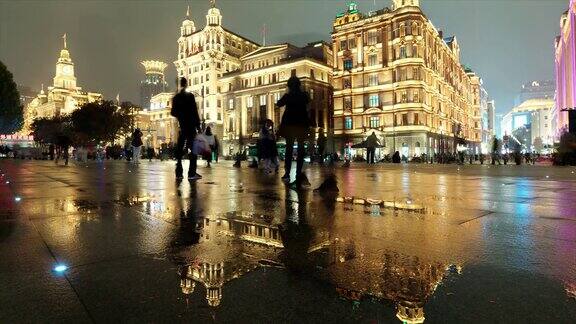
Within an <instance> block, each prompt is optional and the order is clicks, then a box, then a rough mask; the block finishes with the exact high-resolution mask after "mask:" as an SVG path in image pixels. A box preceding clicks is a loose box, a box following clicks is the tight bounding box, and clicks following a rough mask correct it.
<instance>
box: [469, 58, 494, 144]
mask: <svg viewBox="0 0 576 324" xmlns="http://www.w3.org/2000/svg"><path fill="white" fill-rule="evenodd" d="M466 71H467V74H468V76H469V77H470V81H471V82H472V92H473V98H474V99H473V107H472V111H473V117H472V118H473V120H472V123H473V125H471V126H472V127H473V130H474V140H475V141H477V140H478V139H480V148H481V151H482V152H480V151H479V150H476V151H475V152H473V153H474V154H479V153H484V154H486V153H488V152H489V150H490V143H491V142H492V138H493V136H494V127H490V124H491V123H490V113H489V107H488V92H487V91H486V89H484V82H483V81H482V78H480V77H479V76H477V75H476V74H475V73H474V72H473V71H472V70H470V69H467V70H466ZM492 123H493V122H492Z"/></svg>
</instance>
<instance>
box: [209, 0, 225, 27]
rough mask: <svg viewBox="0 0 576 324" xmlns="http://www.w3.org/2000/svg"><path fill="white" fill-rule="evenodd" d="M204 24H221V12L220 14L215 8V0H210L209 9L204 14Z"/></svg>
mask: <svg viewBox="0 0 576 324" xmlns="http://www.w3.org/2000/svg"><path fill="white" fill-rule="evenodd" d="M206 25H208V26H222V14H220V9H218V8H216V0H210V9H209V10H208V14H207V15H206Z"/></svg>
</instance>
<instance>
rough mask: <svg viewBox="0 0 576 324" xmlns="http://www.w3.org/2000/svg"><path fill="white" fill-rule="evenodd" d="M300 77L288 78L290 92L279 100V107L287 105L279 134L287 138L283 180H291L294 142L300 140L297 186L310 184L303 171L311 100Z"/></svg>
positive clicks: (297, 160) (295, 182)
mask: <svg viewBox="0 0 576 324" xmlns="http://www.w3.org/2000/svg"><path fill="white" fill-rule="evenodd" d="M300 87H301V83H300V79H298V77H296V76H292V77H290V79H288V92H287V93H286V94H285V95H284V96H282V98H280V100H278V102H277V103H276V106H277V107H284V106H286V110H285V111H284V114H283V115H282V122H281V123H280V129H279V130H278V134H279V135H280V136H282V137H284V138H285V139H286V159H285V161H284V170H285V172H286V173H285V174H284V176H283V177H282V180H284V181H286V182H290V170H291V169H292V158H293V157H292V154H293V151H294V143H295V142H298V148H297V152H298V156H297V158H296V180H295V181H294V184H295V185H296V186H300V185H308V180H307V179H306V176H305V175H304V174H303V173H302V168H303V167H304V154H305V147H304V140H305V139H306V138H307V137H308V131H309V128H310V124H311V123H310V118H309V116H308V109H307V105H308V103H309V102H310V97H309V96H308V93H306V92H304V91H302V89H301V88H300Z"/></svg>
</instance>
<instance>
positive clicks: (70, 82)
mask: <svg viewBox="0 0 576 324" xmlns="http://www.w3.org/2000/svg"><path fill="white" fill-rule="evenodd" d="M62 39H63V40H64V48H63V49H62V50H61V51H60V57H59V58H58V62H57V63H56V75H55V76H54V87H55V88H64V89H69V90H75V89H76V77H75V76H74V62H72V59H71V58H70V52H68V45H67V43H66V34H64V36H62Z"/></svg>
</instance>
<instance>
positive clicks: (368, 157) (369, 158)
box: [366, 147, 376, 164]
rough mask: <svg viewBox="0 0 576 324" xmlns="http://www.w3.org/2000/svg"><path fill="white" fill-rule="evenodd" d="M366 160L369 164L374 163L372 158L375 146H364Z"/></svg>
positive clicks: (374, 153)
mask: <svg viewBox="0 0 576 324" xmlns="http://www.w3.org/2000/svg"><path fill="white" fill-rule="evenodd" d="M366 152H367V153H366V162H368V163H369V164H374V163H375V162H374V158H375V155H376V148H375V147H368V148H366Z"/></svg>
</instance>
